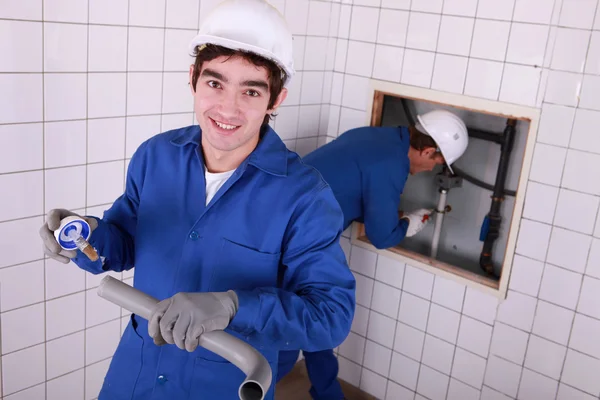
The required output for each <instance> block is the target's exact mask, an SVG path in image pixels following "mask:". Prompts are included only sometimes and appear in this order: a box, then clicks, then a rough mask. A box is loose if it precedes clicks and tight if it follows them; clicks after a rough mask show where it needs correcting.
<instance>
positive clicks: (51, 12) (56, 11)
mask: <svg viewBox="0 0 600 400" xmlns="http://www.w3.org/2000/svg"><path fill="white" fill-rule="evenodd" d="M44 20H46V21H62V22H83V23H86V22H87V21H88V3H87V2H85V1H83V2H82V1H78V0H44Z"/></svg>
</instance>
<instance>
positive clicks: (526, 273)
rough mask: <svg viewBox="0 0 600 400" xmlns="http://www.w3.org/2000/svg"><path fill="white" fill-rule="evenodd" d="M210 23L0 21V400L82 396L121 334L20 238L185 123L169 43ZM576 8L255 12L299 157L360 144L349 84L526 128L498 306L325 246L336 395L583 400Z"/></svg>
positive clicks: (26, 14)
mask: <svg viewBox="0 0 600 400" xmlns="http://www.w3.org/2000/svg"><path fill="white" fill-rule="evenodd" d="M214 3H215V0H128V1H125V0H45V1H42V0H27V1H25V0H3V1H2V4H1V6H0V33H1V34H0V54H2V56H1V57H0V193H2V194H6V193H10V195H4V196H2V198H1V200H0V238H1V239H2V240H1V241H0V312H1V318H0V322H1V324H2V328H1V339H2V346H1V353H2V362H1V363H0V365H1V366H2V386H3V387H2V389H3V394H4V397H3V398H5V399H9V400H25V399H36V400H37V399H44V398H47V399H52V400H53V399H61V400H70V399H74V400H81V399H86V400H89V399H93V398H95V396H97V392H98V388H99V386H100V384H101V382H102V378H103V376H104V373H105V371H106V368H107V367H108V363H109V360H110V357H111V355H112V352H113V351H114V349H115V347H116V344H117V341H118V339H119V335H120V332H121V329H123V327H124V321H126V313H124V312H123V311H122V310H120V309H118V308H116V307H113V306H111V305H110V304H108V303H107V302H105V301H102V300H100V299H99V298H98V296H97V295H96V292H95V288H96V286H97V284H98V282H99V277H96V276H91V275H89V274H84V273H83V272H82V271H80V270H78V269H77V268H76V267H74V266H73V265H72V264H71V265H66V266H65V265H62V264H59V263H56V262H52V261H49V260H44V259H43V254H42V252H41V250H40V241H39V239H38V233H37V231H38V229H39V227H40V225H41V224H42V222H43V215H44V214H45V212H46V211H48V210H49V209H51V208H54V207H65V208H70V209H73V210H75V211H78V212H81V213H84V212H85V213H89V214H94V215H101V212H102V210H104V209H106V208H107V207H108V206H109V205H110V203H111V202H112V201H113V200H114V199H115V198H116V197H117V196H118V195H119V194H120V192H121V191H122V189H123V179H124V173H125V168H126V166H127V162H128V159H129V158H130V157H131V154H132V153H133V151H134V150H135V148H136V147H137V145H138V144H139V143H140V142H141V141H143V140H144V139H145V138H147V137H149V136H151V135H153V134H156V133H158V132H161V131H164V130H167V129H170V128H172V127H178V126H183V125H188V124H191V123H193V121H194V117H193V112H192V103H191V96H190V95H189V92H188V86H187V68H188V65H189V63H190V59H189V58H188V57H187V52H186V50H187V43H188V41H189V39H190V38H191V37H192V36H193V35H194V33H195V31H196V29H197V27H198V21H199V20H201V19H202V18H203V16H204V15H205V14H206V10H207V9H209V8H210V7H211V6H212V5H213V4H214ZM597 3H598V0H502V1H497V0H430V1H424V0H418V1H417V0H412V1H411V0H354V4H352V1H349V0H345V1H343V2H342V3H340V2H336V1H334V2H329V1H319V0H273V4H274V5H275V6H276V7H278V8H279V9H280V10H282V11H283V13H284V15H285V16H286V18H287V19H288V21H289V23H290V27H291V29H292V31H293V33H294V36H295V37H294V40H295V44H294V45H295V59H296V67H297V69H298V70H299V73H298V76H297V79H296V80H295V81H294V83H293V84H292V87H291V88H290V94H289V97H288V99H287V100H286V102H285V103H284V105H283V106H282V107H281V109H280V111H279V116H278V117H277V120H276V122H275V123H274V126H275V129H276V130H277V131H278V133H279V134H280V135H281V136H282V138H283V139H284V140H285V141H286V143H288V145H289V146H290V147H291V148H293V149H296V150H297V151H298V152H299V153H300V154H305V153H307V152H309V151H310V150H312V149H314V148H316V147H317V146H318V145H320V144H322V143H324V142H325V141H326V140H330V139H331V138H334V137H336V136H337V135H338V134H339V133H340V132H343V131H345V130H347V129H349V128H351V127H355V126H361V125H364V124H365V122H366V121H365V117H366V104H367V99H366V97H365V93H366V88H367V84H368V78H370V77H374V78H377V79H384V80H389V81H392V82H401V83H404V84H408V85H417V86H424V87H428V88H433V89H437V90H442V91H451V92H457V93H464V94H466V95H469V96H474V97H480V98H485V99H493V100H500V101H505V102H514V103H519V104H523V105H528V106H533V107H538V108H541V112H542V119H541V125H540V129H539V133H538V143H537V144H536V148H535V154H534V159H533V166H532V169H531V174H530V177H529V178H530V182H529V186H528V189H527V196H526V201H525V209H524V218H523V220H522V222H521V234H520V235H519V239H518V243H517V256H516V258H515V266H514V270H513V276H512V278H511V282H510V285H509V288H510V291H509V294H508V299H507V300H506V301H504V302H503V303H502V304H500V305H499V304H498V302H497V301H496V300H495V299H493V298H491V297H489V296H486V295H483V294H482V293H480V292H478V291H476V290H471V289H466V288H465V287H464V286H461V285H458V284H456V283H454V282H452V281H448V280H445V279H441V278H439V277H435V276H433V275H431V274H429V273H426V272H423V271H421V270H419V269H416V268H413V267H411V266H409V265H401V264H398V263H397V262H394V261H392V260H391V259H387V258H385V257H382V256H379V257H378V256H377V255H376V254H375V253H371V252H369V251H367V250H364V249H362V248H357V247H351V246H350V244H349V241H348V240H347V239H344V241H343V245H344V247H345V250H346V251H347V254H348V255H349V259H350V264H351V268H352V269H353V270H354V271H355V274H356V277H357V281H358V288H357V296H358V304H359V305H358V307H357V313H356V319H355V321H354V324H353V333H352V334H351V335H350V336H349V338H348V340H347V341H346V342H345V343H344V344H343V345H342V346H340V349H339V353H340V357H339V358H340V376H341V377H342V378H344V379H346V380H348V381H350V382H352V383H354V384H356V385H357V386H360V387H362V388H363V389H364V390H366V391H368V392H371V393H373V394H374V395H376V396H377V397H379V398H388V399H395V400H396V399H398V400H403V399H413V398H414V399H423V398H428V399H431V400H438V399H446V398H448V399H450V400H454V399H461V400H462V399H465V400H469V399H477V398H480V394H481V399H483V400H488V399H490V400H496V399H504V398H517V397H518V398H520V399H521V398H522V399H530V398H531V399H536V400H537V399H546V398H548V399H555V398H557V399H558V400H567V399H569V400H570V399H591V398H598V396H599V395H600V379H598V378H599V376H598V372H597V371H600V347H599V346H598V344H597V343H598V340H597V338H598V337H599V336H600V312H599V311H598V310H600V295H599V294H598V293H600V290H599V289H600V281H599V280H598V279H597V278H600V272H599V271H600V217H599V216H598V208H599V202H600V197H599V196H600V172H599V171H600V170H599V169H598V165H600V141H599V139H598V138H599V137H600V136H598V135H597V132H596V130H595V129H594V128H596V127H597V126H598V125H599V123H600V101H599V100H598V99H599V98H600V97H598V95H597V93H598V92H600V91H599V90H598V89H599V88H600V36H599V35H600V31H597V30H594V28H596V29H600V16H596V15H597V14H598V4H597ZM122 278H123V279H126V280H127V281H129V280H130V279H131V273H125V274H123V276H122ZM67 349H68V350H69V352H67V351H66V350H67ZM415 392H416V393H418V394H415ZM586 393H587V394H586ZM557 396H558V397H557Z"/></svg>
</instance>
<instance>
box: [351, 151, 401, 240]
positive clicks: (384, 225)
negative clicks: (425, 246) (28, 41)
mask: <svg viewBox="0 0 600 400" xmlns="http://www.w3.org/2000/svg"><path fill="white" fill-rule="evenodd" d="M396 168H397V167H396ZM403 176H407V174H406V173H403V171H395V170H392V169H391V168H389V167H387V166H386V165H385V163H381V164H379V165H376V166H371V167H370V168H364V169H363V171H362V176H361V180H362V193H363V210H364V215H363V221H364V224H365V233H366V235H367V238H368V239H369V241H370V242H371V244H373V246H375V247H376V248H378V249H387V248H389V247H394V246H396V245H398V244H399V243H400V242H401V241H402V240H403V239H404V237H405V236H406V230H407V229H408V221H407V220H406V219H400V218H399V217H398V207H399V205H400V196H401V195H402V191H403V189H404V183H405V181H406V178H403Z"/></svg>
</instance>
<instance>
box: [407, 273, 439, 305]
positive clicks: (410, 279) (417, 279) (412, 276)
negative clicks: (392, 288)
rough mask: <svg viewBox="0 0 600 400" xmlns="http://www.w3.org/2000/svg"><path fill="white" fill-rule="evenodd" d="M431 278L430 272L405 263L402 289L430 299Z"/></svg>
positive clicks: (431, 289)
mask: <svg viewBox="0 0 600 400" xmlns="http://www.w3.org/2000/svg"><path fill="white" fill-rule="evenodd" d="M433 278H434V275H433V274H432V273H430V272H427V271H424V270H422V269H419V268H415V267H412V266H410V265H407V266H406V270H405V272H404V285H403V287H402V289H403V290H404V291H405V292H408V293H411V294H414V295H416V296H419V297H422V298H424V299H428V300H430V299H431V293H432V291H433Z"/></svg>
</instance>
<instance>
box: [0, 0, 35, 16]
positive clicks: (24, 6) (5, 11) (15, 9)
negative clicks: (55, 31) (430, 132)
mask: <svg viewBox="0 0 600 400" xmlns="http://www.w3.org/2000/svg"><path fill="white" fill-rule="evenodd" d="M2 5H3V7H2V9H1V10H0V18H14V19H33V20H41V19H42V0H5V1H4V2H3V3H2Z"/></svg>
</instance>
